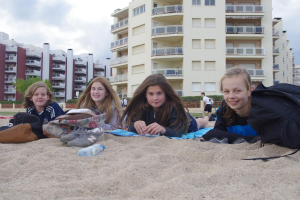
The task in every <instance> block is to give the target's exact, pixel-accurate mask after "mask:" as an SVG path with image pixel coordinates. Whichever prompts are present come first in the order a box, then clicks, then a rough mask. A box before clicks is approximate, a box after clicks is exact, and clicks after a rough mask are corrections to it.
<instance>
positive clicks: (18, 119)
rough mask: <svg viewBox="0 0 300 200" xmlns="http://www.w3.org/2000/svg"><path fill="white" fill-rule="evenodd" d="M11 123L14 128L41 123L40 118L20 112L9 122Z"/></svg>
mask: <svg viewBox="0 0 300 200" xmlns="http://www.w3.org/2000/svg"><path fill="white" fill-rule="evenodd" d="M9 122H10V123H12V124H13V126H15V125H18V124H26V123H29V124H31V123H35V122H36V123H41V121H40V118H39V117H37V116H35V115H33V114H30V113H26V112H18V113H17V114H15V115H14V118H13V119H11V120H9Z"/></svg>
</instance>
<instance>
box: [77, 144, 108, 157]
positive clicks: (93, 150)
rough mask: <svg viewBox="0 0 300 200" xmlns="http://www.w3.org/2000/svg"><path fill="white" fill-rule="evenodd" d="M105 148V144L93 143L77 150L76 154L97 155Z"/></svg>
mask: <svg viewBox="0 0 300 200" xmlns="http://www.w3.org/2000/svg"><path fill="white" fill-rule="evenodd" d="M104 149H105V146H103V145H101V144H94V145H92V146H89V147H86V148H84V149H81V150H79V151H78V154H77V155H78V156H85V157H89V156H97V155H100V154H101V153H102V152H103V151H104Z"/></svg>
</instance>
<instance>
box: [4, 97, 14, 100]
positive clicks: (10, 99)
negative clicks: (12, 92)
mask: <svg viewBox="0 0 300 200" xmlns="http://www.w3.org/2000/svg"><path fill="white" fill-rule="evenodd" d="M15 100H16V98H6V97H4V101H15Z"/></svg>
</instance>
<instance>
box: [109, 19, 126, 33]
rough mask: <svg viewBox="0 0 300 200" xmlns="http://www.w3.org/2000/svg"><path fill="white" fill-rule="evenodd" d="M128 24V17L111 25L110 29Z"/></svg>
mask: <svg viewBox="0 0 300 200" xmlns="http://www.w3.org/2000/svg"><path fill="white" fill-rule="evenodd" d="M127 25H128V19H124V20H122V21H119V22H118V23H116V24H114V25H111V31H113V30H116V29H119V28H121V27H125V26H127Z"/></svg>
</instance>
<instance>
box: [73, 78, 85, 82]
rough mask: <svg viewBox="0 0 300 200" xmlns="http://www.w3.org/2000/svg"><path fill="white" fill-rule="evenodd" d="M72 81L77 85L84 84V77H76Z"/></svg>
mask: <svg viewBox="0 0 300 200" xmlns="http://www.w3.org/2000/svg"><path fill="white" fill-rule="evenodd" d="M74 81H75V82H77V83H86V77H76V78H75V80H74Z"/></svg>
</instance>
